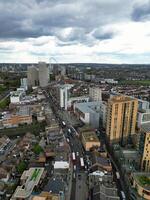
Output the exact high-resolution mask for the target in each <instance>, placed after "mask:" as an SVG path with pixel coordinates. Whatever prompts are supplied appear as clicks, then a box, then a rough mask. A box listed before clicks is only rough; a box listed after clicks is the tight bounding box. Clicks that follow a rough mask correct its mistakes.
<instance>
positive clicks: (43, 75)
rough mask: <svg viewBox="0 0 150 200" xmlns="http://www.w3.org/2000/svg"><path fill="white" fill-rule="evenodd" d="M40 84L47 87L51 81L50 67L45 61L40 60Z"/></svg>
mask: <svg viewBox="0 0 150 200" xmlns="http://www.w3.org/2000/svg"><path fill="white" fill-rule="evenodd" d="M38 66H39V85H40V86H41V87H46V86H47V85H48V83H49V68H48V66H47V64H46V63H45V62H39V64H38Z"/></svg>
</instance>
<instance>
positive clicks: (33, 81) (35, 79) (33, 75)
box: [27, 66, 39, 87]
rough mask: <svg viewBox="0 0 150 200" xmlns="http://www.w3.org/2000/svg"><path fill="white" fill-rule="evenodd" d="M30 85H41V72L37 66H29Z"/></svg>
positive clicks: (28, 78)
mask: <svg viewBox="0 0 150 200" xmlns="http://www.w3.org/2000/svg"><path fill="white" fill-rule="evenodd" d="M27 80H28V86H29V87H33V86H38V85H39V72H38V69H37V68H36V67H35V66H29V67H28V71H27Z"/></svg>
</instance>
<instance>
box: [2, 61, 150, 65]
mask: <svg viewBox="0 0 150 200" xmlns="http://www.w3.org/2000/svg"><path fill="white" fill-rule="evenodd" d="M39 62H45V61H39ZM39 62H24V63H23V62H8V63H7V62H0V65H1V64H38V63H39ZM45 63H46V64H53V65H58V64H59V65H60V64H62V65H65V64H66V65H68V64H90V65H91V64H95V65H150V63H119V64H118V63H94V62H89V63H88V62H87V63H86V62H76V63H75V62H73V63H69V62H68V63H67V62H66V63H59V62H58V63H48V62H45Z"/></svg>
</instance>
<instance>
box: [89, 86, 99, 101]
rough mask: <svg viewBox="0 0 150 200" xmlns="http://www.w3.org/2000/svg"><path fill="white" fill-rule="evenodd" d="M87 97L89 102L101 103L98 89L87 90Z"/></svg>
mask: <svg viewBox="0 0 150 200" xmlns="http://www.w3.org/2000/svg"><path fill="white" fill-rule="evenodd" d="M89 97H90V100H91V101H101V100H102V91H101V88H99V87H90V88H89Z"/></svg>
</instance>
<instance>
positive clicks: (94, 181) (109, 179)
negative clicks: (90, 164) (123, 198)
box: [89, 170, 120, 200]
mask: <svg viewBox="0 0 150 200" xmlns="http://www.w3.org/2000/svg"><path fill="white" fill-rule="evenodd" d="M89 187H90V188H91V189H92V199H93V200H97V199H99V200H112V199H113V200H119V199H120V197H119V196H118V189H117V186H116V183H115V182H114V180H113V175H112V174H111V173H109V172H107V171H104V170H100V171H99V170H98V171H95V172H92V173H90V174H89Z"/></svg>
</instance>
